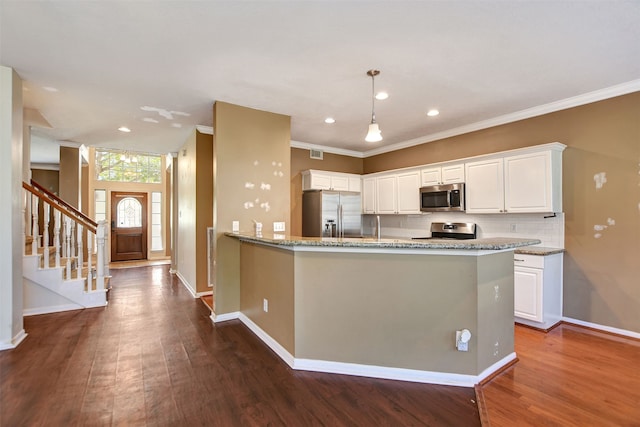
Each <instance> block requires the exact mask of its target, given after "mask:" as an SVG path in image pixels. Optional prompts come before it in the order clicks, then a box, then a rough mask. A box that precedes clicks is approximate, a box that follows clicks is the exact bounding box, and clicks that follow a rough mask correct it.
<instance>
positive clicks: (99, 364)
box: [0, 265, 480, 427]
mask: <svg viewBox="0 0 640 427" xmlns="http://www.w3.org/2000/svg"><path fill="white" fill-rule="evenodd" d="M168 271H169V266H167V265H162V266H152V267H139V268H129V269H113V270H111V273H112V275H113V278H112V280H111V284H112V286H113V289H112V291H111V295H110V298H109V306H108V307H107V308H99V309H90V310H82V311H72V312H66V313H57V314H49V315H41V316H31V317H27V318H25V329H26V331H27V332H28V334H29V336H28V337H27V338H26V339H25V341H24V342H23V343H22V344H21V345H20V346H19V347H18V348H17V349H14V350H8V351H4V352H0V426H3V427H4V426H65V427H66V426H82V425H91V426H94V425H95V426H99V425H105V426H106V425H127V426H137V425H140V426H144V425H148V426H199V425H207V426H236V425H237V426H266V425H273V426H314V425H328V426H386V425H388V426H405V425H414V426H419V425H427V426H479V425H480V418H479V415H478V410H477V407H476V404H475V401H474V400H475V393H474V390H473V389H472V388H459V387H445V386H435V385H426V384H416V383H408V382H399V381H388V380H377V379H369V378H358V377H350V376H342V375H332V374H321V373H312V372H302V371H293V370H291V369H290V368H289V367H288V366H287V365H286V364H284V362H282V361H281V360H280V359H279V358H278V357H277V356H276V355H275V354H274V353H273V352H272V351H271V350H270V349H268V348H267V347H266V346H265V345H264V344H263V343H262V342H261V341H260V340H258V339H257V338H256V337H255V336H254V335H253V334H252V333H251V332H250V331H249V330H248V329H247V328H246V327H245V326H244V325H242V324H241V323H240V322H238V321H230V322H225V323H221V324H218V325H213V324H212V323H211V320H210V319H209V315H210V311H209V309H208V308H207V307H206V306H205V305H204V304H203V303H202V302H201V301H199V300H198V299H194V298H192V297H191V295H190V294H189V292H187V290H186V289H184V287H183V286H182V285H181V284H180V283H179V282H178V279H176V278H175V276H172V275H170V274H169V272H168Z"/></svg>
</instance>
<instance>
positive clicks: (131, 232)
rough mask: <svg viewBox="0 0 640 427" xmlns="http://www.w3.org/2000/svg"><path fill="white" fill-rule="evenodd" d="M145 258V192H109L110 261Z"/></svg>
mask: <svg viewBox="0 0 640 427" xmlns="http://www.w3.org/2000/svg"><path fill="white" fill-rule="evenodd" d="M135 259H147V193H131V192H126V193H125V192H119V191H112V192H111V261H129V260H135Z"/></svg>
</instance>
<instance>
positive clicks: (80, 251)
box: [76, 223, 84, 278]
mask: <svg viewBox="0 0 640 427" xmlns="http://www.w3.org/2000/svg"><path fill="white" fill-rule="evenodd" d="M82 229H83V227H82V224H80V223H78V225H77V228H76V230H77V231H76V236H77V237H78V266H77V268H76V271H77V272H78V274H77V276H76V277H77V278H80V277H82V266H83V264H84V253H83V252H84V250H83V249H84V248H83V247H82Z"/></svg>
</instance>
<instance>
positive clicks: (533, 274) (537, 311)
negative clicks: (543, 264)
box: [513, 266, 543, 322]
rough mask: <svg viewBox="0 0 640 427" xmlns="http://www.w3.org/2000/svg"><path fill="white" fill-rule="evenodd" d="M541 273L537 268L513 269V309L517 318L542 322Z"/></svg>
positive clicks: (516, 267)
mask: <svg viewBox="0 0 640 427" xmlns="http://www.w3.org/2000/svg"><path fill="white" fill-rule="evenodd" d="M542 273H543V270H542V269H539V268H530V267H520V266H515V267H514V271H513V295H514V300H513V308H514V314H515V315H516V316H517V317H521V318H523V319H528V320H533V321H535V322H542V298H543V295H542V292H543V288H542Z"/></svg>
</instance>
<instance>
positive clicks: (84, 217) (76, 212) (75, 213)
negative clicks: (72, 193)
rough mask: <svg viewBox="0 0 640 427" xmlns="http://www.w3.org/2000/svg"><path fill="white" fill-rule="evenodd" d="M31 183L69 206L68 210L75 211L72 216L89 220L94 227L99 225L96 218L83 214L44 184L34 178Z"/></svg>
mask: <svg viewBox="0 0 640 427" xmlns="http://www.w3.org/2000/svg"><path fill="white" fill-rule="evenodd" d="M31 185H32V186H34V187H35V188H37V189H38V190H40V191H41V192H43V193H45V194H46V195H47V196H49V198H51V199H53V200H54V201H56V202H57V203H58V204H59V205H62V206H64V207H65V208H67V209H68V210H70V211H71V212H73V215H72V216H75V217H76V218H82V219H83V220H84V221H85V222H88V223H89V224H91V225H92V226H93V228H94V229H95V228H96V227H97V226H98V223H97V222H95V221H94V220H92V219H91V218H89V217H88V216H86V215H85V214H83V213H82V212H80V211H79V210H78V209H76V208H75V207H73V206H71V205H70V204H69V203H67V202H65V201H64V200H62V199H61V198H60V197H58V196H56V195H55V194H54V193H52V192H51V191H49V190H47V189H46V188H44V187H43V186H42V185H40V184H38V183H37V182H36V181H34V180H33V179H32V180H31ZM34 194H35V193H34Z"/></svg>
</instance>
